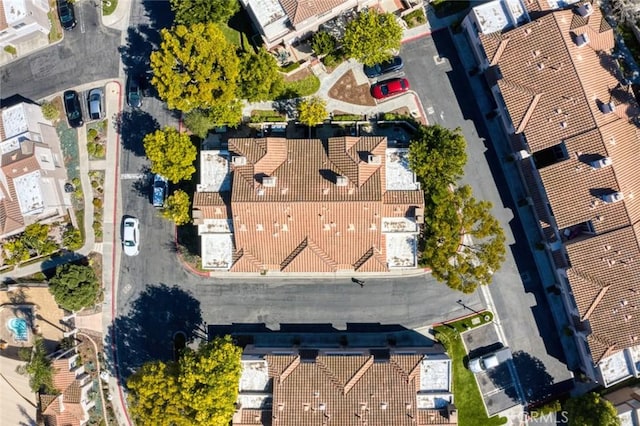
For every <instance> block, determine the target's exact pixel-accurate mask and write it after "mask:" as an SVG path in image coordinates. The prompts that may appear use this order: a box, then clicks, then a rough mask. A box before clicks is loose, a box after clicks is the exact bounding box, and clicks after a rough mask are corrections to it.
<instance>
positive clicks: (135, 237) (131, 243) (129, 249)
mask: <svg viewBox="0 0 640 426" xmlns="http://www.w3.org/2000/svg"><path fill="white" fill-rule="evenodd" d="M139 239H140V230H139V222H138V219H136V218H135V217H128V218H126V219H125V220H124V230H123V232H122V246H123V247H124V254H126V255H127V256H137V255H138V253H140V240H139Z"/></svg>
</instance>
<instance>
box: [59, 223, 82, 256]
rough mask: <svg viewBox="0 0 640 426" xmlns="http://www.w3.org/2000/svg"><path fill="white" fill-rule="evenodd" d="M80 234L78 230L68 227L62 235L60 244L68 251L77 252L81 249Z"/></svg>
mask: <svg viewBox="0 0 640 426" xmlns="http://www.w3.org/2000/svg"><path fill="white" fill-rule="evenodd" d="M82 243H83V241H82V234H81V233H80V230H79V229H78V228H74V227H73V226H72V225H69V226H67V227H66V228H65V230H64V233H63V234H62V244H64V246H65V247H66V248H68V249H69V250H78V249H79V248H80V247H82Z"/></svg>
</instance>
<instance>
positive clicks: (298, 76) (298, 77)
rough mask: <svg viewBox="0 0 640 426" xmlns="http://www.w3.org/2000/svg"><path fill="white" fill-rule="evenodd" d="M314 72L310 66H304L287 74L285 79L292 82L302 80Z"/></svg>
mask: <svg viewBox="0 0 640 426" xmlns="http://www.w3.org/2000/svg"><path fill="white" fill-rule="evenodd" d="M312 74H313V72H311V70H310V69H309V68H303V69H301V70H300V71H297V72H295V73H293V74H291V75H285V76H284V81H286V82H292V81H300V80H304V79H305V78H307V77H309V76H310V75H312Z"/></svg>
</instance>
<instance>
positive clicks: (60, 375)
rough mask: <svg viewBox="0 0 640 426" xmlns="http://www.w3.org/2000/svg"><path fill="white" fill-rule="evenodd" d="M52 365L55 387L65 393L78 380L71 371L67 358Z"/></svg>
mask: <svg viewBox="0 0 640 426" xmlns="http://www.w3.org/2000/svg"><path fill="white" fill-rule="evenodd" d="M51 364H52V367H53V387H55V388H56V389H57V390H58V392H60V393H63V392H64V391H66V390H67V388H68V387H69V386H70V385H71V384H72V383H73V382H74V381H75V380H76V374H75V373H73V372H71V371H69V360H68V359H67V358H63V359H57V360H55V361H53V362H52V363H51Z"/></svg>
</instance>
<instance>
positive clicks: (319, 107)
mask: <svg viewBox="0 0 640 426" xmlns="http://www.w3.org/2000/svg"><path fill="white" fill-rule="evenodd" d="M325 118H327V103H326V102H325V101H324V100H323V99H321V98H319V97H318V96H313V97H311V98H307V99H304V100H302V101H301V102H300V103H299V104H298V120H299V121H300V122H301V123H302V124H305V125H307V126H309V127H313V126H317V125H318V124H320V123H322V122H323V121H324V119H325Z"/></svg>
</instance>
